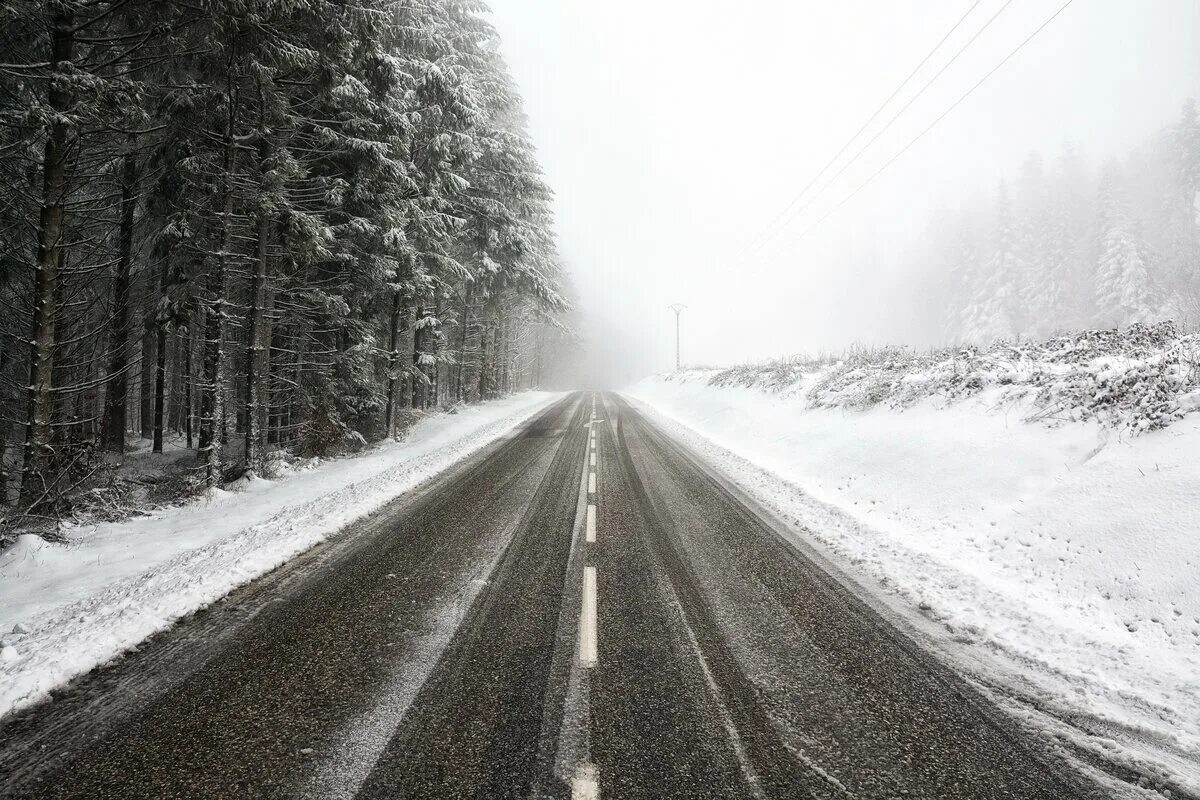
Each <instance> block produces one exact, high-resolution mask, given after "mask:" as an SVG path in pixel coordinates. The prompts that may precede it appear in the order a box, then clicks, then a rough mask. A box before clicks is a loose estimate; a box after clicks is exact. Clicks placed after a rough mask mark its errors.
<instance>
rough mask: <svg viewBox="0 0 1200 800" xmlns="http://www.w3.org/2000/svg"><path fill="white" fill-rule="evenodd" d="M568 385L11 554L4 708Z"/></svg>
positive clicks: (1, 605)
mask: <svg viewBox="0 0 1200 800" xmlns="http://www.w3.org/2000/svg"><path fill="white" fill-rule="evenodd" d="M556 397H558V395H556V394H553V393H547V392H527V393H524V394H519V395H515V396H513V397H510V398H507V399H504V400H497V401H494V402H490V403H485V404H482V405H477V406H466V407H463V408H461V409H458V410H457V411H456V413H453V414H433V415H430V416H428V417H426V418H424V419H422V420H421V421H420V422H418V423H417V425H416V426H415V427H414V428H413V429H412V430H411V431H410V432H409V435H408V436H407V437H406V438H405V439H404V441H402V442H386V443H383V444H381V445H379V446H377V447H375V448H374V449H372V450H371V451H369V452H367V453H366V454H363V455H360V456H356V457H348V458H341V459H335V460H330V461H325V462H320V463H317V462H315V461H314V462H313V463H312V464H310V465H309V466H308V467H307V468H302V469H300V470H298V471H295V472H293V473H291V474H289V475H286V476H285V477H282V478H280V479H278V480H265V479H257V480H253V481H251V482H249V483H247V484H244V485H242V486H240V487H239V488H238V489H237V490H235V491H221V490H217V491H214V492H213V493H212V494H211V495H210V496H209V497H207V498H204V499H202V500H199V501H196V502H191V503H188V504H186V505H183V506H180V507H176V508H166V509H161V510H157V511H154V512H152V513H150V514H149V515H147V516H144V517H139V518H136V519H131V520H127V521H124V522H119V523H105V524H100V525H96V526H87V527H77V528H73V529H70V528H68V529H66V530H65V534H66V536H67V539H68V541H67V543H66V544H50V543H47V542H45V541H43V540H42V539H40V538H38V537H36V536H33V535H26V536H23V537H22V538H21V539H20V540H19V541H18V542H17V544H16V545H15V546H14V547H12V548H10V549H9V550H7V551H5V552H4V553H2V554H0V632H3V635H2V636H0V716H3V715H4V714H6V713H8V712H10V711H12V710H13V709H16V708H20V707H22V706H25V705H28V704H30V703H33V702H36V701H38V700H39V699H41V698H43V697H45V696H46V694H47V692H49V691H50V690H52V689H54V688H56V687H57V686H60V685H61V684H63V683H65V682H66V681H68V680H70V679H71V678H73V677H74V676H76V675H79V674H81V673H84V672H87V671H88V670H89V669H91V668H93V667H95V666H97V665H98V664H102V663H104V662H105V661H107V660H109V659H110V658H112V657H113V656H116V655H118V654H119V653H121V652H122V651H124V650H126V649H128V648H130V647H133V646H135V645H137V644H138V643H139V642H141V641H142V640H143V639H145V638H146V637H147V636H149V635H151V634H152V633H154V632H156V631H158V630H161V629H163V628H165V627H167V626H168V625H170V624H171V623H172V622H174V621H175V620H177V619H179V618H180V617H182V616H184V615H186V614H188V613H191V612H193V611H195V610H197V609H199V608H202V607H204V606H205V605H207V604H209V603H211V602H213V601H214V600H217V599H218V598H220V597H222V596H224V595H225V594H227V593H228V592H229V591H230V590H232V589H234V588H235V587H237V586H240V585H242V584H244V583H246V582H247V581H250V580H252V579H254V578H256V577H258V576H259V575H262V574H263V573H265V572H268V571H269V570H271V569H273V568H275V567H277V566H278V565H280V564H282V563H284V562H285V561H287V560H288V559H290V558H292V557H294V556H296V555H298V554H299V553H302V552H304V551H305V550H307V549H309V548H310V547H312V546H314V545H316V544H317V543H319V542H321V541H323V540H324V539H326V538H327V537H329V536H331V535H333V534H335V533H337V532H338V531H339V530H341V529H342V528H343V527H345V526H346V525H348V524H350V523H352V522H354V521H355V520H358V519H361V518H362V517H364V516H366V515H368V514H371V513H372V512H374V511H376V510H377V509H379V508H381V507H383V506H384V505H386V504H387V503H388V502H389V501H391V500H393V499H394V498H396V497H397V496H398V495H400V494H401V493H403V492H406V491H408V490H410V489H412V488H414V487H416V486H418V485H419V484H421V483H422V482H423V481H425V480H427V479H429V478H430V477H432V476H434V475H436V474H437V473H439V472H441V471H442V470H445V469H446V468H447V467H450V466H451V465H453V464H455V463H457V462H458V461H460V460H462V459H463V458H466V457H467V456H469V455H471V454H472V453H474V452H477V451H478V450H480V449H481V448H483V447H485V446H486V445H488V444H490V443H491V442H493V441H495V440H496V439H498V438H501V437H503V436H506V435H508V434H509V433H511V432H512V431H513V430H514V429H516V428H517V427H518V426H520V425H521V424H522V423H523V422H524V421H526V420H527V419H529V418H530V417H531V416H533V415H534V414H535V413H537V411H539V410H540V409H542V408H544V407H545V406H546V405H548V404H549V403H550V402H551V401H552V400H554V399H555V398H556Z"/></svg>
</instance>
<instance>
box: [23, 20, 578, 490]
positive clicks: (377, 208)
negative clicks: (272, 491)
mask: <svg viewBox="0 0 1200 800" xmlns="http://www.w3.org/2000/svg"><path fill="white" fill-rule="evenodd" d="M486 10H487V9H486V8H485V7H484V6H483V5H482V4H481V3H478V2H474V1H473V0H353V2H342V1H341V0H196V2H188V1H187V0H15V1H14V2H8V3H5V4H4V5H3V7H2V8H0V15H2V22H0V36H2V37H3V42H0V50H3V52H4V53H5V54H6V55H5V59H4V60H5V62H6V63H3V64H0V176H2V178H0V179H2V181H3V184H4V191H3V193H2V194H0V298H2V300H0V302H2V303H3V314H0V337H2V338H0V410H2V411H3V424H0V453H4V454H5V458H4V459H3V463H2V467H3V473H4V474H3V475H2V476H0V482H2V484H3V486H4V487H5V491H4V492H3V498H4V502H5V503H6V505H8V506H9V509H10V513H16V512H20V513H25V512H29V511H31V510H32V511H37V510H38V509H44V508H47V507H53V506H54V504H55V503H57V502H59V500H60V499H61V498H62V497H64V496H66V495H68V494H69V493H70V492H71V491H72V490H73V489H75V488H77V487H80V486H87V485H89V483H95V482H96V481H97V480H98V476H101V475H103V473H104V471H105V470H111V469H112V465H114V464H119V463H120V461H121V459H122V457H123V454H124V453H125V452H126V451H127V449H128V448H129V447H130V443H131V442H133V443H134V444H135V445H136V441H137V437H141V438H142V439H144V440H147V442H148V443H149V444H148V446H149V447H151V448H152V449H153V451H155V452H161V451H162V450H163V447H164V440H165V441H167V442H169V443H170V445H171V446H173V447H186V448H190V449H191V451H192V452H193V453H194V454H195V458H194V461H193V462H192V463H191V464H190V465H189V469H190V470H191V474H192V475H193V476H194V483H195V484H197V485H200V486H213V485H217V484H219V483H221V482H222V481H223V480H227V479H229V477H230V476H231V475H236V474H241V473H243V472H245V471H247V470H257V469H261V467H262V464H263V462H264V460H265V459H268V458H269V457H270V455H271V454H272V453H278V452H294V453H306V454H324V453H328V452H332V451H337V450H345V449H347V448H352V447H354V446H359V445H362V444H364V443H367V442H371V441H375V440H379V439H383V438H385V437H387V436H389V435H390V434H392V433H394V432H395V431H396V430H397V428H398V427H400V426H402V425H403V424H404V423H405V420H406V419H407V418H411V416H412V414H413V412H412V409H418V410H419V409H425V408H428V407H432V406H435V405H453V404H456V403H460V402H473V401H477V400H480V399H487V398H493V397H497V396H500V395H502V394H504V393H507V392H510V391H513V390H516V389H519V388H526V387H530V386H536V385H537V384H538V383H539V382H540V381H541V379H542V376H543V373H544V370H545V369H546V363H547V360H548V359H549V358H550V357H551V354H552V353H553V352H554V351H555V349H556V348H560V347H562V346H563V343H564V342H565V341H567V340H568V338H569V336H568V334H567V333H566V331H565V329H564V328H563V327H562V325H560V324H559V323H558V322H557V317H558V315H560V314H561V313H562V312H564V311H565V310H566V308H567V302H566V300H565V299H564V297H565V295H567V292H566V290H565V288H564V286H563V281H562V277H561V272H560V269H559V264H558V261H557V256H556V253H555V244H554V241H553V236H552V232H551V219H550V206H549V203H550V191H549V189H548V188H547V186H546V185H545V183H544V182H543V180H542V177H541V174H540V170H539V166H538V163H537V159H536V155H535V153H534V150H533V147H532V145H531V143H530V141H529V138H528V136H527V134H526V132H525V128H524V121H523V115H522V110H521V101H520V98H519V96H518V95H517V92H516V90H515V87H514V85H513V82H512V80H511V79H510V77H509V74H508V71H507V68H506V66H505V64H504V61H503V59H502V57H501V55H500V53H499V49H498V40H497V36H496V34H495V31H494V30H493V29H492V27H491V26H490V24H489V22H488V21H487V20H486V19H485V17H484V14H485V13H486Z"/></svg>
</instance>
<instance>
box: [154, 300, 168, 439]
mask: <svg viewBox="0 0 1200 800" xmlns="http://www.w3.org/2000/svg"><path fill="white" fill-rule="evenodd" d="M154 326H155V339H156V341H155V348H154V444H153V452H155V453H161V452H162V451H163V407H164V406H165V404H166V399H167V392H166V385H167V324H166V321H165V320H161V319H160V320H155V323H154Z"/></svg>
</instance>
